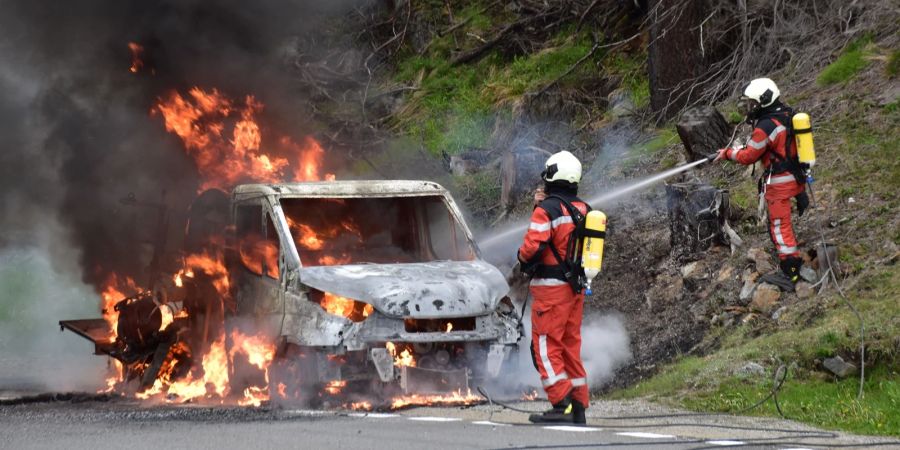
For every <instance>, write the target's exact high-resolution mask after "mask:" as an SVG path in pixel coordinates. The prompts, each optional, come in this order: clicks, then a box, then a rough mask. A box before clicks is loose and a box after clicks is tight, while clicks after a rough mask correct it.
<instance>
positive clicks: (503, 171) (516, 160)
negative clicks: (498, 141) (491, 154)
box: [500, 148, 548, 211]
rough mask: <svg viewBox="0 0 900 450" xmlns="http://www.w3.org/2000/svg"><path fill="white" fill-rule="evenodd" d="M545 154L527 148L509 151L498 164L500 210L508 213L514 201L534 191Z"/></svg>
mask: <svg viewBox="0 0 900 450" xmlns="http://www.w3.org/2000/svg"><path fill="white" fill-rule="evenodd" d="M547 156H548V155H547V154H546V153H544V152H542V151H538V150H533V149H529V148H525V149H519V150H510V151H507V152H506V153H504V154H503V157H502V159H501V162H500V208H501V210H502V211H508V210H509V208H511V207H512V206H514V205H515V204H516V201H517V200H518V199H519V198H520V197H522V196H523V195H525V194H526V193H529V192H531V191H533V190H534V189H536V188H537V187H538V186H539V184H540V182H541V171H542V170H544V161H546V159H547Z"/></svg>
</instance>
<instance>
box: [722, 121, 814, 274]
mask: <svg viewBox="0 0 900 450" xmlns="http://www.w3.org/2000/svg"><path fill="white" fill-rule="evenodd" d="M788 120H790V113H789V112H788V111H779V112H776V113H775V114H773V115H769V116H766V117H763V118H762V119H760V120H759V121H757V123H756V127H755V128H754V129H753V135H752V136H750V142H748V143H747V145H746V146H744V147H743V148H730V149H728V150H727V152H726V157H727V158H728V159H730V160H732V161H736V162H738V163H741V164H744V165H750V164H753V163H755V162H756V161H759V160H760V159H762V163H763V167H765V168H766V172H765V173H764V174H763V176H764V178H763V180H762V182H763V183H764V184H763V186H762V188H763V189H765V199H766V206H767V207H768V210H769V236H770V237H771V239H772V243H773V244H774V245H775V250H776V252H777V254H778V257H779V259H782V260H785V259H789V258H798V257H799V256H800V253H799V249H798V241H797V237H796V235H795V234H794V227H793V224H792V222H791V198H792V197H796V196H798V195H800V194H802V193H803V192H804V190H805V189H806V185H805V184H801V183H798V182H797V178H796V177H795V176H794V175H793V174H792V173H791V172H789V171H788V170H777V169H775V168H774V167H777V166H779V165H782V166H783V164H779V162H780V161H784V160H786V159H787V158H789V157H793V156H795V155H796V152H797V148H796V145H795V144H794V143H793V142H789V139H788V138H789V136H788V130H787V127H785V125H784V123H787V121H788ZM791 140H792V139H791Z"/></svg>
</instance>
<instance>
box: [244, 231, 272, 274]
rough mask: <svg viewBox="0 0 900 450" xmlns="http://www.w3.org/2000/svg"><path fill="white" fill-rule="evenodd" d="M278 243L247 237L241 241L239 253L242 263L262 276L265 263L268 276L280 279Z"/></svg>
mask: <svg viewBox="0 0 900 450" xmlns="http://www.w3.org/2000/svg"><path fill="white" fill-rule="evenodd" d="M278 251H279V249H278V243H277V242H275V241H270V240H267V239H263V238H262V237H261V236H253V235H249V236H246V237H245V238H244V239H242V240H241V244H240V249H239V253H240V255H241V262H242V263H243V264H244V266H246V267H247V268H248V269H250V270H251V271H252V272H253V273H256V274H258V275H262V273H263V263H265V265H266V275H268V276H269V277H271V278H275V279H277V278H278Z"/></svg>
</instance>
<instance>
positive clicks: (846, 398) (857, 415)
mask: <svg viewBox="0 0 900 450" xmlns="http://www.w3.org/2000/svg"><path fill="white" fill-rule="evenodd" d="M867 375H868V377H867V380H866V384H865V391H866V394H865V396H864V397H863V399H862V400H859V401H858V400H857V398H856V395H857V390H858V388H859V381H858V379H856V378H852V379H846V380H840V381H836V382H835V381H832V380H828V379H821V378H807V377H804V378H800V377H797V376H789V377H788V379H787V380H786V381H785V384H784V386H783V387H782V388H781V389H780V390H779V392H778V401H779V404H780V405H781V409H782V411H783V412H784V413H785V416H786V417H787V418H789V419H793V420H799V421H802V422H807V423H814V424H817V425H819V426H821V427H824V428H828V429H840V430H846V431H850V432H853V433H859V434H880V435H894V436H900V414H897V411H900V382H898V381H897V376H898V375H900V374H898V373H897V372H896V371H890V370H888V369H886V368H885V367H879V368H878V369H877V370H874V371H870V372H868V373H867ZM801 376H805V374H803V375H801ZM769 378H770V377H769ZM771 389H772V381H771V380H770V379H766V378H759V379H755V380H747V379H746V378H739V377H729V378H727V379H726V380H725V381H723V382H722V383H721V384H720V385H719V386H717V387H716V388H715V389H713V390H710V391H707V392H704V393H702V394H700V395H697V396H696V397H692V398H690V399H689V400H687V401H686V402H685V406H687V407H688V408H690V409H694V410H703V411H717V412H728V411H740V410H742V409H745V408H747V407H749V406H751V405H753V404H754V403H756V402H758V401H759V400H761V399H762V398H764V397H765V396H766V395H767V394H768V393H769V391H770V390H771ZM749 413H750V414H755V415H766V416H777V415H778V411H777V409H776V406H775V403H774V402H772V401H769V402H766V403H765V404H763V405H761V406H760V407H759V409H758V410H755V411H752V412H749Z"/></svg>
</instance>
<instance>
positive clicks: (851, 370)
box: [822, 356, 856, 378]
mask: <svg viewBox="0 0 900 450" xmlns="http://www.w3.org/2000/svg"><path fill="white" fill-rule="evenodd" d="M822 365H823V366H824V367H825V368H826V369H828V371H829V372H831V373H833V374H834V375H835V376H836V377H838V378H847V377H849V376H851V375H856V366H855V365H853V364H851V363H848V362H846V361H844V358H841V357H840V356H835V357H834V358H825V359H824V360H823V361H822Z"/></svg>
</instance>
